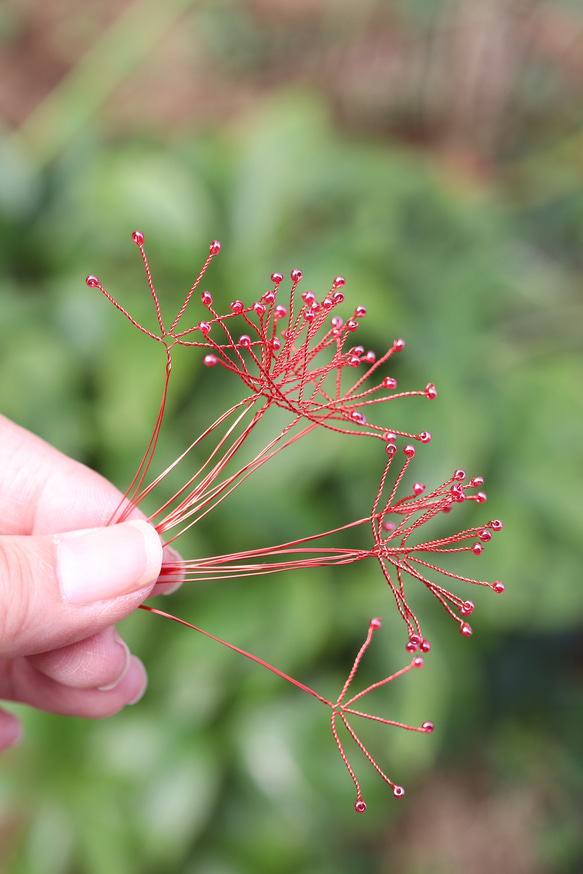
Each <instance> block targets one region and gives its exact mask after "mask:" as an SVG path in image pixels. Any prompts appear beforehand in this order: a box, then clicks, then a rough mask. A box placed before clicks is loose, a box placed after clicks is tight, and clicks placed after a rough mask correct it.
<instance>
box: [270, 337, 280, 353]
mask: <svg viewBox="0 0 583 874" xmlns="http://www.w3.org/2000/svg"><path fill="white" fill-rule="evenodd" d="M271 348H272V349H273V350H274V352H277V350H278V349H281V340H279V339H278V338H277V337H274V338H273V340H272V341H271Z"/></svg>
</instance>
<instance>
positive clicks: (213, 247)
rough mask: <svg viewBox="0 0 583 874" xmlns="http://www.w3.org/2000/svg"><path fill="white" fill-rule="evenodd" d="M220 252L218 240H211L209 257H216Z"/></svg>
mask: <svg viewBox="0 0 583 874" xmlns="http://www.w3.org/2000/svg"><path fill="white" fill-rule="evenodd" d="M220 251H221V244H220V243H219V241H218V240H213V241H212V243H211V244H210V246H209V255H218V254H219V252H220Z"/></svg>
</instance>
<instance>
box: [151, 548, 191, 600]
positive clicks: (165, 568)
mask: <svg viewBox="0 0 583 874" xmlns="http://www.w3.org/2000/svg"><path fill="white" fill-rule="evenodd" d="M184 577H185V571H184V560H183V558H182V556H181V555H180V553H179V552H177V551H176V550H175V549H174V548H173V547H172V546H165V547H164V550H163V552H162V567H161V569H160V576H159V577H158V580H157V582H156V585H155V586H154V588H153V589H152V595H172V594H173V592H175V591H176V590H177V589H179V588H180V586H181V585H182V583H183V582H184Z"/></svg>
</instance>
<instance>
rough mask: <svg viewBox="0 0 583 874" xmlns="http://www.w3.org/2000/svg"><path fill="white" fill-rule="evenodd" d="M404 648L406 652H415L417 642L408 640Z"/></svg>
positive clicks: (417, 646)
mask: <svg viewBox="0 0 583 874" xmlns="http://www.w3.org/2000/svg"><path fill="white" fill-rule="evenodd" d="M405 649H406V650H407V652H410V653H411V654H413V653H414V652H417V650H418V649H419V644H418V643H413V641H412V640H410V641H409V642H408V643H406V644H405Z"/></svg>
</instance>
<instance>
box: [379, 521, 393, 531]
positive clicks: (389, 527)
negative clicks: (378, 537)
mask: <svg viewBox="0 0 583 874" xmlns="http://www.w3.org/2000/svg"><path fill="white" fill-rule="evenodd" d="M396 527H397V526H396V525H395V523H394V522H393V521H392V520H391V519H385V520H384V521H383V522H381V528H382V529H383V531H394V530H395V528H396Z"/></svg>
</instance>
